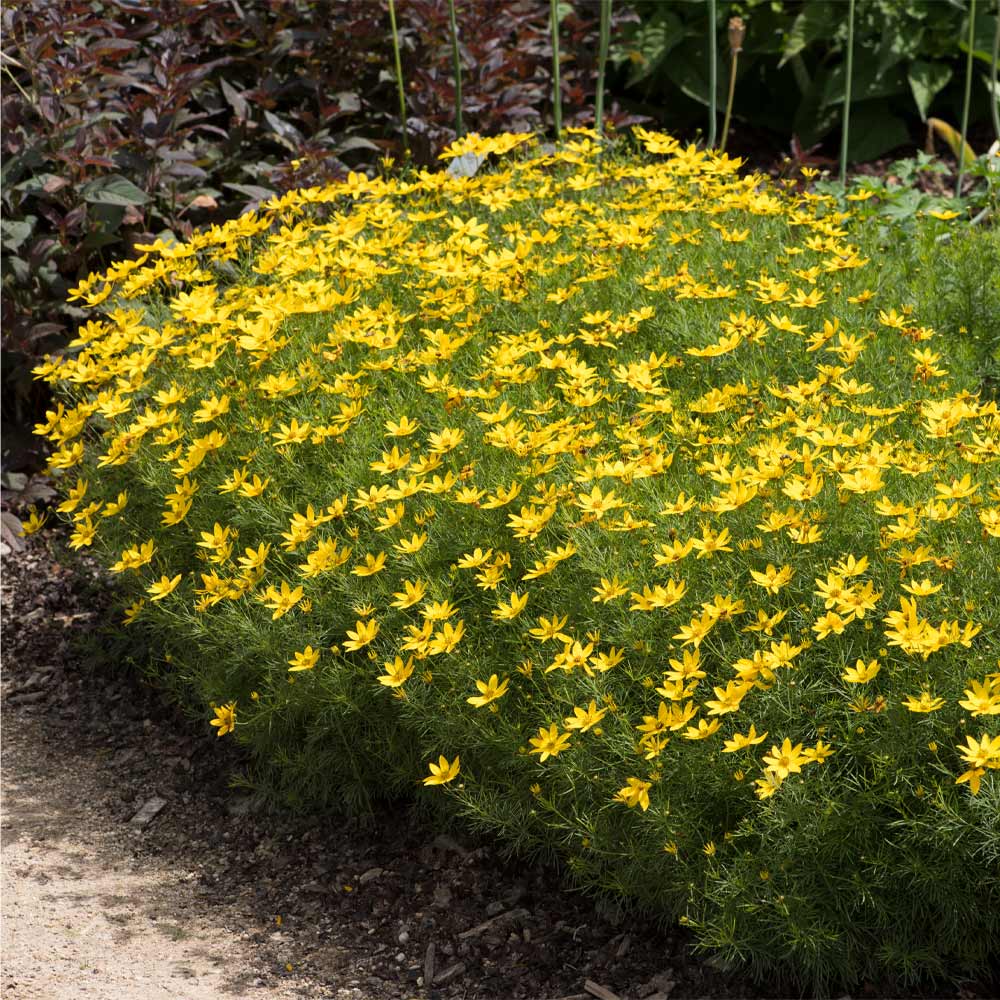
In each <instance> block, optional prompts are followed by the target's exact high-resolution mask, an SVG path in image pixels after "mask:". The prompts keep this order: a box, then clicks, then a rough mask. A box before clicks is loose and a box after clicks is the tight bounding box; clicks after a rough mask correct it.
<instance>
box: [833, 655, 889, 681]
mask: <svg viewBox="0 0 1000 1000" xmlns="http://www.w3.org/2000/svg"><path fill="white" fill-rule="evenodd" d="M881 669H882V667H881V664H880V663H879V662H878V660H871V661H869V662H868V663H865V661H864V660H862V659H860V658H859V659H858V661H857V663H855V664H854V666H853V667H847V668H846V669H845V670H844V672H843V673H842V674H841V675H840V676H841V678H842V679H843V680H845V681H847V683H848V684H867V683H868V682H869V681H870V680H871V679H872V678H873V677H874V676H875V675H876V674H877V673H878V672H879V670H881Z"/></svg>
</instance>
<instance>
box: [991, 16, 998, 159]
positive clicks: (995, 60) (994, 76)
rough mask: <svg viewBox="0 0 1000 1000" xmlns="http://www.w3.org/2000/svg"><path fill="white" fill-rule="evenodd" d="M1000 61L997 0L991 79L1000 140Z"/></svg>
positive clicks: (995, 130) (995, 120) (994, 127)
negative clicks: (999, 71)
mask: <svg viewBox="0 0 1000 1000" xmlns="http://www.w3.org/2000/svg"><path fill="white" fill-rule="evenodd" d="M998 62H1000V0H997V26H996V29H995V30H994V32H993V61H992V69H991V71H990V81H991V83H992V84H993V89H992V91H991V93H990V114H991V115H992V116H993V137H994V138H995V139H998V140H1000V78H998V77H997V63H998Z"/></svg>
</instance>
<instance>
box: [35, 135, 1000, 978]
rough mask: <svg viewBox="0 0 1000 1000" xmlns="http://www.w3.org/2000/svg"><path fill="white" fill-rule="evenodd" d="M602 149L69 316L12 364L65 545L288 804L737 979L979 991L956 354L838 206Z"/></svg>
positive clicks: (247, 249) (977, 567) (972, 722)
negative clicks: (42, 347)
mask: <svg viewBox="0 0 1000 1000" xmlns="http://www.w3.org/2000/svg"><path fill="white" fill-rule="evenodd" d="M637 135H638V136H639V138H640V140H641V141H642V143H643V145H644V146H645V147H646V150H647V151H648V153H649V154H651V156H645V155H644V156H642V157H632V156H626V155H618V156H615V155H612V154H610V153H608V152H604V153H603V154H602V152H601V149H600V147H599V146H598V145H597V144H596V143H595V142H594V141H593V136H592V135H589V134H579V133H578V134H576V135H573V136H572V137H571V138H570V140H569V141H568V142H567V143H566V145H565V146H564V147H563V148H562V149H558V150H555V151H554V152H552V153H541V152H539V151H537V150H531V149H529V150H528V152H527V153H525V154H524V155H523V156H520V157H518V156H517V155H514V156H511V157H509V158H508V159H505V160H502V161H501V162H500V163H499V165H498V166H497V168H496V169H495V170H483V171H481V172H479V173H477V174H475V176H472V177H470V176H465V175H463V173H462V172H461V171H458V172H453V173H451V174H449V173H423V174H421V175H419V176H413V177H409V178H403V179H395V178H375V179H367V178H364V177H361V176H358V175H355V176H353V177H352V178H350V179H349V180H348V181H347V182H345V183H344V184H341V185H336V186H331V187H327V188H311V189H306V190H303V191H299V192H293V193H290V194H288V195H285V196H283V197H281V198H280V199H274V200H272V201H270V202H268V203H267V204H266V205H265V206H264V211H263V212H262V213H261V214H259V215H247V216H243V217H242V218H240V219H238V220H233V221H232V222H230V223H228V224H227V225H226V226H224V227H221V228H217V229H214V230H211V231H208V232H206V233H203V234H196V235H195V236H193V237H192V238H191V239H190V240H189V241H188V242H187V243H186V244H184V245H181V246H178V247H175V248H171V247H169V246H167V245H165V244H159V245H156V246H143V247H141V248H140V249H141V250H142V251H143V253H148V254H149V258H148V260H144V261H142V262H141V263H136V264H133V263H129V262H123V263H122V264H120V265H116V266H115V267H114V268H113V269H112V270H111V271H110V272H109V273H108V274H107V275H105V276H104V277H103V278H102V277H99V276H94V277H92V278H90V279H88V280H87V281H85V282H83V283H81V285H80V286H78V288H77V289H75V290H74V297H75V299H76V300H77V301H80V302H84V303H87V304H89V305H92V306H95V307H96V306H100V307H101V309H102V311H103V315H102V317H101V318H100V319H95V320H94V321H93V322H91V323H90V324H88V325H87V326H86V327H84V328H83V329H82V330H81V332H80V335H79V336H78V337H77V339H76V341H75V342H74V344H73V345H72V348H73V352H72V353H71V354H70V355H68V356H66V357H64V358H61V359H60V358H52V359H49V360H47V361H46V362H45V363H44V364H43V365H41V366H39V374H41V375H44V376H45V377H46V378H48V379H50V380H51V381H52V382H54V383H56V384H57V385H58V387H59V391H60V398H61V400H62V402H61V405H60V407H59V408H57V409H54V410H53V411H52V412H51V413H50V414H48V416H47V419H46V421H45V424H44V426H42V427H40V428H39V430H40V432H43V433H46V434H47V435H48V437H49V439H50V440H51V442H52V444H53V447H54V449H55V450H54V452H53V455H52V458H51V461H50V468H51V470H52V472H53V473H54V474H55V475H57V476H59V477H60V478H63V494H64V496H65V497H66V499H65V500H64V501H63V503H62V504H61V505H60V509H61V510H62V511H63V512H64V513H66V514H68V515H69V516H70V518H71V520H72V521H73V525H74V531H73V536H72V540H71V544H72V545H73V546H74V547H79V548H87V547H90V546H92V545H93V546H95V547H96V548H97V549H98V550H99V551H100V552H101V553H102V554H103V556H104V558H105V559H106V560H107V562H108V563H109V565H110V567H111V569H112V570H113V571H114V572H115V573H117V574H119V577H120V579H121V580H122V585H123V589H124V590H125V591H126V592H127V593H128V594H129V598H130V599H131V600H132V603H131V604H130V606H129V608H128V609H127V611H126V612H125V621H126V622H127V623H129V627H131V628H137V629H143V630H145V633H146V635H147V637H148V639H149V641H150V643H151V645H152V648H159V649H161V650H162V661H161V662H159V663H157V664H155V665H154V668H155V669H156V670H157V671H158V672H159V673H160V675H161V676H162V677H163V679H164V680H165V682H166V683H168V684H171V685H173V686H174V688H175V689H176V690H177V691H178V693H179V694H180V696H181V697H182V698H184V699H185V700H186V702H187V704H188V705H189V706H190V707H191V710H192V711H193V712H200V713H201V714H202V717H203V718H204V719H205V721H206V722H209V721H210V722H211V723H212V724H213V725H215V726H216V728H217V730H218V731H219V734H220V735H227V736H228V734H229V733H233V734H234V738H236V739H238V740H240V741H241V742H244V743H246V745H247V746H248V748H249V749H250V750H251V751H252V753H253V754H254V756H255V759H256V761H257V769H258V770H257V774H256V776H255V780H256V781H258V782H260V783H261V787H262V788H264V789H266V790H267V791H268V792H269V793H270V794H271V795H273V796H275V797H277V798H279V799H282V800H284V801H286V802H291V803H295V804H310V805H313V806H316V805H319V806H328V807H333V806H337V807H339V806H343V805H344V804H345V803H346V804H349V805H354V806H356V807H358V806H360V807H363V806H364V805H365V804H366V802H367V801H369V800H370V799H372V798H374V797H381V796H395V795H399V794H411V793H413V792H415V791H417V790H422V791H423V792H424V794H425V795H432V796H435V798H434V799H433V800H432V801H434V802H436V803H437V804H438V805H439V806H440V807H441V808H444V809H446V810H448V811H450V812H451V813H452V814H454V815H458V816H461V817H463V818H464V820H465V821H466V822H469V823H471V824H473V825H475V826H477V827H479V828H481V829H485V830H489V831H492V832H495V833H496V834H498V836H499V837H500V838H502V839H503V840H504V841H505V842H506V843H507V844H508V845H510V847H511V848H512V849H515V850H520V851H524V852H537V853H544V854H547V855H549V856H555V857H558V858H560V859H561V860H562V861H563V863H564V864H565V866H566V868H567V870H568V871H569V872H570V873H571V874H572V876H573V877H574V878H575V879H576V880H577V881H578V882H579V883H580V884H582V885H585V886H588V887H590V888H592V889H594V890H596V891H600V892H605V893H608V894H611V895H614V896H616V897H624V898H627V899H631V900H633V901H635V902H636V903H638V904H640V905H642V906H645V907H647V908H649V910H650V911H651V912H656V913H659V914H673V915H675V916H677V915H679V916H680V917H681V918H682V920H683V921H684V922H686V923H688V924H689V925H691V926H692V927H693V928H694V930H695V932H696V934H697V935H698V937H699V940H700V941H701V943H702V945H703V946H704V947H705V948H710V949H712V950H714V951H717V952H720V953H721V954H722V955H723V956H725V957H726V958H728V959H730V960H734V961H740V962H743V963H746V964H747V965H748V966H749V967H750V968H751V969H752V970H753V971H754V972H755V973H756V974H757V975H759V976H761V977H765V976H766V977H769V978H772V980H773V978H774V977H781V978H782V979H783V980H784V981H786V982H789V981H795V982H797V983H799V984H806V986H807V988H810V989H814V990H823V989H827V988H832V987H833V986H835V985H841V984H848V983H850V984H854V983H857V982H859V981H860V980H861V979H862V978H869V979H872V978H878V977H882V976H888V977H892V978H893V980H894V982H895V983H896V984H897V988H899V987H900V986H903V985H905V984H908V983H911V982H913V981H915V980H917V979H918V978H920V977H928V976H929V977H946V976H954V975H958V974H960V973H962V972H965V971H975V970H982V969H984V968H985V967H986V966H987V965H988V963H989V962H990V961H991V960H994V959H995V958H996V942H997V940H998V939H1000V935H998V931H1000V927H998V923H997V921H998V914H1000V905H998V904H1000V879H998V878H997V870H998V869H997V860H998V858H1000V829H998V817H1000V808H998V806H1000V784H998V782H997V780H996V779H997V776H996V773H995V771H996V769H997V767H998V766H1000V733H998V730H997V721H996V720H997V718H998V716H1000V685H998V674H997V672H996V667H997V666H998V665H1000V662H998V661H1000V647H998V643H997V636H998V635H1000V591H998V588H997V586H996V579H997V577H996V573H995V562H996V559H997V545H998V538H1000V494H998V493H997V486H996V476H995V474H994V473H995V469H996V462H997V460H998V455H1000V447H998V444H997V440H998V437H997V420H998V416H997V407H996V403H995V402H993V401H982V400H980V399H978V398H977V397H976V396H974V395H973V393H972V390H974V389H975V388H976V386H977V382H978V379H979V372H978V371H977V366H976V359H977V353H976V352H977V350H978V348H977V344H978V338H977V337H976V336H968V334H969V330H968V329H966V331H965V332H964V333H963V332H962V331H961V330H960V329H954V330H953V329H951V327H950V322H951V320H950V317H951V315H952V314H950V313H949V314H946V315H944V316H943V318H945V319H946V322H948V323H949V327H947V328H946V329H945V330H943V331H938V332H936V331H934V330H933V329H931V328H930V327H928V326H927V325H926V324H925V322H924V319H923V317H922V316H919V315H917V314H916V313H915V312H914V311H913V309H912V304H911V303H910V302H908V301H906V300H904V299H902V298H900V297H899V295H900V293H899V288H900V286H899V283H898V282H899V278H898V258H896V257H895V256H894V254H893V251H892V247H893V245H894V243H896V242H898V235H897V236H896V238H895V239H894V238H893V234H892V233H891V232H888V231H887V232H886V233H884V234H882V236H881V237H879V234H878V230H877V228H876V227H875V226H872V227H870V228H871V232H872V234H874V236H875V237H876V238H875V239H874V240H873V239H872V236H871V235H868V236H866V235H865V231H864V230H860V229H859V230H854V231H852V230H851V229H850V228H849V224H850V219H849V217H848V215H847V214H846V213H843V212H840V211H839V210H838V204H837V201H836V200H835V199H834V197H833V196H831V195H823V194H819V193H816V192H813V191H799V190H798V189H796V188H795V187H793V186H789V185H785V186H783V187H779V188H773V187H769V186H768V185H767V184H766V183H765V181H764V179H763V178H762V177H760V176H750V177H747V178H740V177H739V176H737V174H736V168H735V165H734V164H733V162H732V161H729V160H726V159H724V158H722V157H719V156H717V155H715V154H709V153H705V152H699V151H697V150H696V149H695V148H694V147H689V148H684V147H682V146H681V145H680V144H678V143H677V142H676V141H674V140H672V139H670V138H669V137H667V136H665V135H662V134H657V133H646V132H643V131H641V130H640V131H639V132H638V133H637ZM526 138H527V137H524V136H521V137H512V136H501V137H498V138H497V139H494V140H483V139H480V138H478V137H470V138H469V139H468V140H466V141H464V142H462V143H459V144H457V145H456V146H455V147H453V148H452V149H451V150H450V153H451V154H458V153H461V152H464V151H470V152H476V153H477V154H478V155H481V156H485V155H487V154H490V153H493V152H509V151H510V150H511V149H512V148H514V147H517V146H519V145H522V144H524V142H525V140H526ZM651 157H652V158H651ZM869 200H870V199H869ZM855 203H856V202H854V201H852V202H847V204H852V205H853V204H855ZM857 203H858V204H860V205H861V206H862V209H863V207H864V205H865V204H866V202H865V200H864V196H863V195H860V196H857ZM945 216H946V217H947V213H945ZM947 225H948V223H947V222H946V221H937V220H935V219H933V218H931V219H929V220H927V226H926V231H927V236H926V238H927V241H928V242H927V243H926V244H923V245H924V246H927V247H930V246H932V245H933V243H934V241H935V240H936V238H937V237H938V236H943V235H946V234H947V231H948V230H947ZM987 238H989V239H993V237H987ZM880 240H881V241H880ZM993 245H994V246H995V242H994V244H993ZM876 249H877V250H878V251H879V253H880V256H879V257H878V267H877V268H876V267H874V266H873V262H872V253H873V252H874V251H875V250H876ZM869 251H871V252H869ZM970 315H971V312H970ZM751 726H752V727H753V728H751ZM765 734H766V735H765ZM970 741H974V745H973V742H970ZM421 781H422V782H423V785H422V784H421ZM423 786H428V787H427V788H426V789H424V788H423ZM873 942H878V944H877V945H875V946H873Z"/></svg>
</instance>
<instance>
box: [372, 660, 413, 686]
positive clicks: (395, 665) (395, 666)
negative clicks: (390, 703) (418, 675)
mask: <svg viewBox="0 0 1000 1000" xmlns="http://www.w3.org/2000/svg"><path fill="white" fill-rule="evenodd" d="M382 669H383V670H384V671H385V673H384V674H383V675H382V676H381V677H379V679H378V682H379V684H384V685H385V686H386V687H390V688H399V687H402V686H403V685H404V684H405V683H406V681H407V680H408V679H409V677H410V675H411V674H412V673H413V657H412V656H411V657H408V658H407V661H406V662H405V663H404V662H403V660H402V657H399V656H397V657H396V658H395V660H393V661H392V663H389V662H386V663H383V664H382Z"/></svg>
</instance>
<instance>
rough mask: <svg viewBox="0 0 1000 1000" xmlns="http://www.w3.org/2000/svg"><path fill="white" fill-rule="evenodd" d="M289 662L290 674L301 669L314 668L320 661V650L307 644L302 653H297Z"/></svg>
mask: <svg viewBox="0 0 1000 1000" xmlns="http://www.w3.org/2000/svg"><path fill="white" fill-rule="evenodd" d="M288 662H289V663H290V664H291V666H290V667H289V668H288V672H289V673H290V674H293V673H296V672H297V671H299V670H312V668H313V667H315V666H316V664H317V663H318V662H319V650H318V649H313V648H312V646H306V648H305V649H303V650H302V651H301V652H300V653H295V654H294V655H293V656H292V659H290V660H289V661H288Z"/></svg>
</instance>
